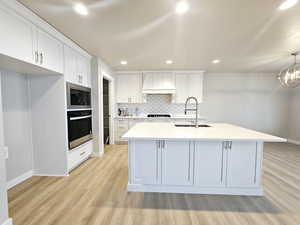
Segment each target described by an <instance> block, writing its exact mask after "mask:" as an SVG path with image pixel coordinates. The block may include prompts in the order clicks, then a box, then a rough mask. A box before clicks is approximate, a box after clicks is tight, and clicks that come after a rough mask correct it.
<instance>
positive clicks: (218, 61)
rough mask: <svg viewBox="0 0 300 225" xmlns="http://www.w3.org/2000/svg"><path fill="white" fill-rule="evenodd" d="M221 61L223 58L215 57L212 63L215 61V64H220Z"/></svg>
mask: <svg viewBox="0 0 300 225" xmlns="http://www.w3.org/2000/svg"><path fill="white" fill-rule="evenodd" d="M220 62H221V60H219V59H215V60H213V61H212V63H214V64H218V63H220Z"/></svg>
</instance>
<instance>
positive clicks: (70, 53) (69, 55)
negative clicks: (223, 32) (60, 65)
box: [64, 45, 79, 84]
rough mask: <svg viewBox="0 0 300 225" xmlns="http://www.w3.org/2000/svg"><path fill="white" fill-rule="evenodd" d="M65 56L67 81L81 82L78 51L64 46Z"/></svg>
mask: <svg viewBox="0 0 300 225" xmlns="http://www.w3.org/2000/svg"><path fill="white" fill-rule="evenodd" d="M64 58H65V72H64V75H65V79H66V81H67V82H70V83H73V84H79V77H78V74H77V58H76V53H75V52H74V50H73V49H71V48H70V47H69V46H66V45H65V46H64Z"/></svg>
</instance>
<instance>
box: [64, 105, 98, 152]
mask: <svg viewBox="0 0 300 225" xmlns="http://www.w3.org/2000/svg"><path fill="white" fill-rule="evenodd" d="M68 136H69V137H68V138H69V149H70V150H71V149H73V148H76V147H77V146H79V145H81V144H83V143H85V142H87V141H89V140H91V139H92V138H93V135H92V111H91V110H75V111H74V110H73V111H68Z"/></svg>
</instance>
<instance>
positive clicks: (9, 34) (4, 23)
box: [0, 7, 35, 64]
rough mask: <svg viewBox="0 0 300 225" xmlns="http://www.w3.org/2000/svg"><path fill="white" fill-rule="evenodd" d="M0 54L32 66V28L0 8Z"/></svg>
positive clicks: (21, 19)
mask: <svg viewBox="0 0 300 225" xmlns="http://www.w3.org/2000/svg"><path fill="white" fill-rule="evenodd" d="M0 30H1V35H0V53H1V54H3V55H7V56H9V57H12V58H16V59H18V60H22V61H25V62H28V63H31V64H34V48H35V46H34V30H35V28H34V26H33V25H32V24H31V23H29V22H28V21H27V20H25V19H24V18H22V17H20V16H18V15H16V14H13V13H12V12H9V11H6V10H5V9H2V8H1V7H0Z"/></svg>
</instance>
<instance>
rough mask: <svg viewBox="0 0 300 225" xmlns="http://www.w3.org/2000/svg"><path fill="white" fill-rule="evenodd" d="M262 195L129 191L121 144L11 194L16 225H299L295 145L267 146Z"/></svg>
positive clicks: (299, 164) (299, 159)
mask: <svg viewBox="0 0 300 225" xmlns="http://www.w3.org/2000/svg"><path fill="white" fill-rule="evenodd" d="M263 184H264V188H265V196H264V197H242V196H213V195H187V194H160V193H127V191H126V185H127V146H125V145H116V146H111V147H109V148H108V149H106V154H105V155H104V157H102V158H93V159H90V160H88V161H87V162H85V163H84V164H83V165H82V166H80V167H79V168H77V169H76V170H74V171H73V172H72V173H71V175H70V176H69V177H65V178H54V177H33V178H31V179H28V180H27V181H25V182H23V183H22V184H20V185H18V186H16V187H14V188H13V189H11V190H10V191H9V211H10V216H11V217H12V218H13V221H14V225H191V224H193V225H194V224H195V225H265V224H266V225H299V224H300V147H299V146H295V145H291V144H266V145H265V153H264V174H263Z"/></svg>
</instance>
